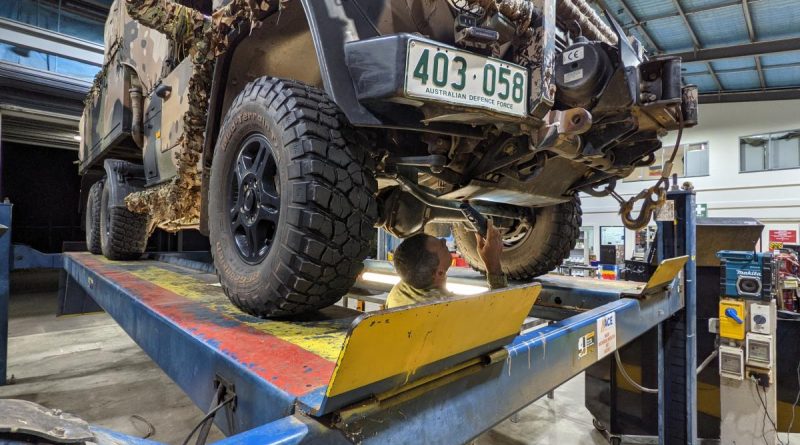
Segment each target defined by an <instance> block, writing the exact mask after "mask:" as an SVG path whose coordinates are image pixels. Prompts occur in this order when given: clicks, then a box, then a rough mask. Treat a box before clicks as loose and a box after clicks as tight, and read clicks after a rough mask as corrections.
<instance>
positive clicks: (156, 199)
mask: <svg viewBox="0 0 800 445" xmlns="http://www.w3.org/2000/svg"><path fill="white" fill-rule="evenodd" d="M285 1H286V0H270V1H267V0H233V1H231V2H230V3H229V4H228V5H226V6H225V7H224V8H221V9H219V10H217V11H216V12H215V13H214V14H213V15H212V16H211V17H209V16H205V15H203V14H202V13H200V12H199V11H197V10H194V9H192V8H189V7H186V6H182V5H180V4H178V3H175V2H174V1H173V0H125V2H126V6H127V9H128V14H129V15H130V16H131V18H133V19H134V20H136V21H138V22H139V23H141V24H142V25H144V26H146V27H148V28H152V29H155V30H156V31H159V32H161V33H163V34H165V35H166V36H167V37H168V38H169V39H170V40H171V41H172V42H174V43H175V45H177V46H178V48H180V52H181V53H183V52H184V51H186V53H188V57H190V58H191V61H192V68H193V69H192V76H191V77H190V79H189V86H188V100H189V111H188V112H187V113H186V114H185V115H184V116H183V124H184V134H183V135H182V136H181V138H180V140H179V147H178V149H177V150H176V155H175V156H176V165H177V173H178V174H177V175H176V176H175V178H173V179H172V180H171V181H169V182H167V183H164V184H162V185H159V186H156V187H152V188H149V189H147V190H144V191H141V192H137V193H132V194H131V195H129V196H128V197H127V198H125V202H126V204H127V205H128V208H129V209H130V210H131V211H133V212H136V213H149V214H150V216H151V219H152V224H153V225H154V226H158V227H161V228H163V229H166V230H178V229H179V228H180V227H181V226H186V225H196V224H198V223H199V220H200V181H201V158H202V153H203V141H204V137H205V127H206V110H207V108H208V101H209V91H210V88H211V77H212V72H213V68H214V60H215V59H216V57H217V56H219V55H220V54H222V53H223V52H225V50H226V49H227V47H228V34H229V33H230V31H231V30H232V29H233V28H234V27H235V26H236V25H237V24H238V23H239V22H240V21H244V20H249V21H250V22H251V23H253V24H257V23H258V20H259V19H260V18H261V17H262V16H263V15H264V13H266V11H268V10H269V9H270V7H271V6H272V5H273V4H274V3H275V2H280V3H279V6H282V4H283V3H284V2H285Z"/></svg>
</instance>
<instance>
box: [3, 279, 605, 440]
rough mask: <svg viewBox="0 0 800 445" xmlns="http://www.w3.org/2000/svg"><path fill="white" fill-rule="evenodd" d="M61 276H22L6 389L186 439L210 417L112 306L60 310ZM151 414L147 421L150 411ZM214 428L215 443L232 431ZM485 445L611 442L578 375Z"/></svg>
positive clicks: (14, 303) (124, 427)
mask: <svg viewBox="0 0 800 445" xmlns="http://www.w3.org/2000/svg"><path fill="white" fill-rule="evenodd" d="M54 286H57V275H56V274H53V273H46V274H42V273H41V272H38V273H34V274H31V273H26V274H22V275H20V274H17V275H15V276H14V278H13V279H12V295H11V319H10V322H9V334H10V340H9V369H8V374H9V376H11V375H13V376H14V383H13V384H11V385H8V386H4V387H0V397H2V398H17V399H24V400H30V401H33V402H36V403H39V404H41V405H44V406H46V407H49V408H60V409H62V410H64V411H65V412H69V413H72V414H75V415H77V416H79V417H81V418H83V419H85V420H87V421H89V422H90V423H93V424H97V425H101V426H104V427H107V428H110V429H114V430H117V431H120V432H123V433H127V434H130V435H136V436H140V437H141V436H144V435H146V434H147V433H148V430H149V429H150V428H149V426H148V423H149V424H151V425H152V426H153V427H154V429H155V432H154V433H153V434H152V436H151V437H150V438H151V439H153V440H157V441H160V442H166V443H171V444H179V443H181V442H182V441H183V439H184V438H185V436H186V435H187V434H188V432H189V431H190V430H191V429H192V428H193V427H194V426H195V424H197V422H199V421H200V419H201V418H202V417H203V412H202V411H201V410H200V409H198V408H196V407H195V406H194V405H193V404H192V402H191V401H190V400H189V398H188V397H186V395H184V394H183V393H182V392H181V390H180V389H179V388H178V387H177V385H175V384H174V383H173V382H172V381H171V380H170V379H169V377H167V375H166V374H164V373H163V372H162V371H161V370H160V369H159V368H158V367H157V366H156V365H155V364H154V363H153V362H151V361H150V359H149V358H148V357H147V355H146V354H145V353H144V352H143V351H142V350H141V349H140V348H139V347H138V346H137V345H136V344H135V343H134V342H133V341H132V340H131V339H130V338H129V337H128V336H127V334H125V332H124V331H123V330H122V329H120V328H119V327H118V326H117V325H116V324H115V323H114V321H113V320H112V319H111V318H110V317H109V316H108V315H106V314H101V313H98V314H90V315H80V316H65V317H56V316H55V313H56V307H57V304H56V303H57V302H56V294H57V291H56V289H55V287H54ZM142 419H144V420H142ZM222 437H223V436H222V434H221V433H220V432H219V430H217V429H216V428H214V429H213V430H212V431H211V434H210V435H209V442H213V441H215V440H218V439H220V438H222ZM474 443H475V444H476V445H517V444H520V445H521V444H570V445H588V444H606V443H608V442H606V441H605V439H603V437H602V436H601V435H600V434H599V433H598V432H597V431H595V429H594V428H593V427H592V418H591V416H590V415H589V412H588V411H587V410H586V409H585V408H584V406H583V378H582V376H578V377H576V378H574V379H573V380H571V381H569V382H568V383H566V384H565V385H563V386H562V387H560V388H558V389H557V390H556V391H555V398H554V399H553V400H549V399H547V398H542V399H541V400H539V401H537V402H535V403H534V404H532V405H531V406H529V407H527V408H525V409H524V410H522V411H521V412H520V413H519V416H518V421H517V422H511V421H510V420H505V421H503V422H502V423H500V424H499V425H497V426H496V427H495V428H494V429H492V430H490V431H488V432H487V433H485V434H483V435H482V436H481V437H479V438H478V439H477V440H476V441H475V442H474Z"/></svg>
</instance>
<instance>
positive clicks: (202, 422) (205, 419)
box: [181, 395, 236, 445]
mask: <svg viewBox="0 0 800 445" xmlns="http://www.w3.org/2000/svg"><path fill="white" fill-rule="evenodd" d="M234 399H236V396H235V395H234V396H230V397H228V398H227V399H225V400H223V401H222V402H221V403H219V404H218V405H217V406H215V407H214V408H211V410H210V411H209V412H208V414H206V415H205V417H203V418H202V419H201V420H200V422H199V423H198V424H197V425H196V426H195V427H194V428H192V431H191V432H189V435H188V436H186V439H184V440H183V443H182V444H181V445H187V444H188V443H189V440H191V439H192V436H194V433H196V432H197V430H199V429H200V428H201V427H202V426H203V425H205V424H206V422H209V421H210V420H212V419H213V418H214V415H216V414H217V411H219V410H220V409H222V408H223V407H224V406H225V405H227V404H229V403H231V402H233V400H234Z"/></svg>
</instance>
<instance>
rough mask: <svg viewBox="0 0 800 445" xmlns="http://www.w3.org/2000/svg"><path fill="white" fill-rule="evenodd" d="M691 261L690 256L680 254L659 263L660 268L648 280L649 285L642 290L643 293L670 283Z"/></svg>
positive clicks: (656, 289)
mask: <svg viewBox="0 0 800 445" xmlns="http://www.w3.org/2000/svg"><path fill="white" fill-rule="evenodd" d="M687 261H689V256H687V255H684V256H679V257H675V258H668V259H666V260H664V261H662V262H661V264H659V265H658V268H657V269H656V270H655V272H653V275H652V276H651V277H650V279H649V280H647V285H646V286H645V287H644V289H643V290H642V293H643V294H647V293H649V292H651V291H659V290H661V289H662V288H663V287H664V286H666V285H668V284H670V283H671V282H672V280H673V279H674V278H675V277H676V276H678V273H680V271H681V270H683V266H685V265H686V262H687Z"/></svg>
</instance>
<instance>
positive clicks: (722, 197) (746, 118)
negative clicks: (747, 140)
mask: <svg viewBox="0 0 800 445" xmlns="http://www.w3.org/2000/svg"><path fill="white" fill-rule="evenodd" d="M699 117H700V124H699V125H698V126H697V127H694V128H691V129H687V130H685V131H684V134H683V138H682V140H681V144H691V143H699V142H708V144H709V176H704V177H693V178H687V179H685V181H691V182H692V183H693V184H694V187H695V190H696V191H697V202H698V203H699V204H702V203H705V204H707V205H708V216H712V217H715V216H717V217H753V218H757V219H759V220H760V221H761V222H762V223H764V224H765V226H766V227H765V230H764V235H763V236H762V241H763V242H762V244H765V248H768V247H769V246H768V244H769V243H768V235H767V233H768V230H770V229H772V230H775V229H790V230H800V169H790V170H779V171H766V172H751V173H739V137H740V136H749V135H753V134H760V133H768V132H773V131H783V130H796V129H800V100H785V101H772V102H747V103H734V104H708V105H700V116H699ZM676 135H677V132H672V133H670V135H669V136H667V137H666V138H665V139H664V140H663V142H664V146H665V147H668V146H671V145H673V144H674V143H675V137H676ZM683 181H684V180H683V179H679V184H681V183H682V182H683ZM653 183H655V181H637V182H622V181H619V182H618V183H617V188H616V190H617V192H618V193H620V194H621V195H622V196H624V197H625V198H629V197H630V196H632V195H635V194H636V193H638V192H639V191H641V190H642V189H643V188H646V187H650V186H652V185H653ZM581 199H582V200H583V215H584V217H583V225H584V226H595V230H594V232H595V246H599V243H600V230H599V227H600V226H620V225H622V224H621V222H620V219H619V216H618V215H617V211H618V209H619V207H618V205H617V203H616V201H614V200H613V199H612V198H610V197H606V198H593V197H591V196H585V195H582V197H581ZM637 208H638V207H637ZM634 239H635V238H634V234H633V232H631V231H627V233H626V237H625V244H626V257H628V258H629V257H630V256H631V254H632V253H633V243H634ZM798 241H800V240H798Z"/></svg>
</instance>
